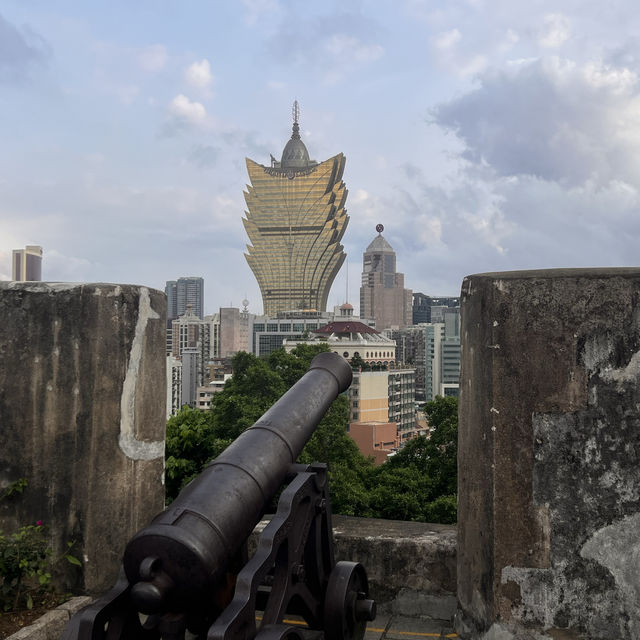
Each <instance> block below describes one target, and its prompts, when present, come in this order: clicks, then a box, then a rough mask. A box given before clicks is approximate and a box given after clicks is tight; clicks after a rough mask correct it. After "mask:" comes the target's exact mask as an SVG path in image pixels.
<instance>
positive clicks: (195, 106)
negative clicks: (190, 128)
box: [169, 93, 207, 125]
mask: <svg viewBox="0 0 640 640" xmlns="http://www.w3.org/2000/svg"><path fill="white" fill-rule="evenodd" d="M169 113H170V114H171V115H172V116H174V117H175V118H177V119H178V120H182V121H185V122H188V123H190V124H195V125H199V124H203V123H204V122H205V121H206V119H207V110H206V109H205V108H204V106H203V105H202V104H200V103H199V102H195V101H191V100H189V98H187V96H185V95H183V94H181V93H180V94H178V95H177V96H176V97H175V98H174V99H173V100H172V101H171V102H170V104H169Z"/></svg>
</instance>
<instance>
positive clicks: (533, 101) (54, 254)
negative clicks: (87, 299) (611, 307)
mask: <svg viewBox="0 0 640 640" xmlns="http://www.w3.org/2000/svg"><path fill="white" fill-rule="evenodd" d="M639 74H640V12H639V11H638V10H637V6H636V3H634V2H632V0H611V1H609V2H607V3H603V2H600V1H598V2H595V1H592V0H580V1H578V0H559V1H558V0H555V1H553V2H550V1H547V0H532V1H531V2H528V3H524V2H513V1H511V0H510V1H507V0H443V1H437V0H393V1H387V2H384V1H382V0H378V1H366V0H362V1H349V0H340V1H337V2H333V1H332V0H327V1H325V2H322V3H312V2H303V1H301V0H296V1H294V0H242V1H241V0H237V1H234V2H228V1H226V2H222V1H218V0H189V1H188V2H185V1H180V2H178V1H173V0H135V2H131V0H126V1H124V0H109V1H108V2H107V1H104V0H94V1H92V2H80V1H79V0H3V1H2V3H0V279H5V280H6V279H9V278H10V277H11V264H10V263H11V250H12V249H17V248H21V247H24V246H25V245H27V244H39V245H41V246H42V247H43V248H44V261H43V279H44V280H51V281H73V282H116V283H134V284H141V285H147V286H151V287H155V288H159V289H164V284H165V281H166V280H173V279H176V278H178V277H181V276H202V277H203V278H204V279H205V310H206V312H207V313H213V312H215V311H217V309H218V308H219V307H221V306H236V307H239V306H241V304H242V300H243V299H244V298H246V299H247V300H248V301H249V311H251V312H253V313H261V311H262V301H261V297H260V290H259V288H258V285H257V282H256V280H255V278H254V276H253V274H252V272H251V270H250V269H249V267H248V265H247V263H246V260H245V258H244V253H245V251H246V244H247V242H248V238H247V236H246V233H245V231H244V227H243V224H242V218H243V216H244V212H245V209H246V207H245V202H244V196H243V191H244V189H246V183H247V182H248V176H247V172H246V166H245V158H246V157H249V158H251V159H253V160H255V161H256V162H258V163H260V164H265V165H268V164H269V154H271V153H272V154H273V155H274V156H276V158H279V157H280V155H281V153H282V149H283V147H284V145H285V143H286V142H287V140H288V139H289V137H290V135H291V122H292V121H291V106H292V103H293V101H294V100H298V102H299V104H300V112H301V115H300V128H301V134H302V139H303V141H304V142H305V144H306V146H307V149H308V150H309V153H310V156H311V158H312V159H314V160H317V161H319V162H320V161H323V160H326V159H328V158H330V157H332V156H334V155H335V154H337V153H339V152H342V153H344V154H345V155H346V159H347V160H346V167H345V172H344V181H345V183H346V186H347V189H348V190H349V195H348V197H347V203H346V207H347V212H348V215H349V217H350V221H349V225H348V227H347V230H346V233H345V235H344V237H343V240H342V243H343V245H344V247H345V251H346V253H347V261H346V262H345V265H344V266H343V268H342V270H341V272H340V273H339V274H338V276H337V278H336V280H335V282H334V286H333V289H332V291H331V294H330V296H329V306H330V307H332V306H333V305H335V304H341V303H342V302H344V301H345V300H346V299H348V301H349V302H351V303H352V304H354V306H355V307H356V309H357V308H358V298H359V293H358V292H359V284H360V273H361V269H362V253H363V251H364V250H365V249H366V247H367V245H368V244H369V243H370V242H371V240H372V239H373V238H374V237H375V236H376V235H377V234H376V231H375V227H376V224H378V223H381V224H383V225H384V227H385V230H384V233H383V235H384V236H385V238H386V239H387V241H388V242H389V243H390V244H391V246H392V247H393V248H394V249H395V251H396V254H397V267H398V271H400V272H402V273H404V274H405V286H406V287H407V288H410V289H412V290H413V291H414V292H417V291H421V292H423V293H425V294H428V295H433V296H443V295H458V294H459V291H460V285H461V282H462V279H463V278H464V276H466V275H468V274H472V273H480V272H486V271H504V270H513V269H537V268H554V267H596V266H637V265H638V263H639V262H640V258H639V255H638V254H639V251H638V244H639V241H640V206H639V205H640V193H639V192H640V82H639Z"/></svg>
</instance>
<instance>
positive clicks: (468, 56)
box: [430, 29, 488, 77]
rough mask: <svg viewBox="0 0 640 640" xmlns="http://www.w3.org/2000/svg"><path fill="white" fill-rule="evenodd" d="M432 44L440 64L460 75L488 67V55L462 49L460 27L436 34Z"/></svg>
mask: <svg viewBox="0 0 640 640" xmlns="http://www.w3.org/2000/svg"><path fill="white" fill-rule="evenodd" d="M430 44H431V48H432V50H433V52H434V54H435V56H436V58H437V59H438V60H439V62H440V64H441V65H442V66H443V67H445V68H447V69H449V70H451V71H453V72H454V73H456V74H457V75H459V76H463V77H464V76H470V75H474V74H476V73H479V72H480V71H482V70H484V69H485V68H486V67H487V64H488V59H487V56H486V55H484V54H480V53H473V52H469V53H467V52H465V51H464V50H463V49H462V47H461V44H462V34H461V33H460V31H459V30H458V29H450V30H449V31H442V32H440V33H438V34H436V35H435V36H433V37H432V38H431V40H430Z"/></svg>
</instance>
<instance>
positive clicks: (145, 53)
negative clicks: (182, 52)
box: [138, 44, 169, 73]
mask: <svg viewBox="0 0 640 640" xmlns="http://www.w3.org/2000/svg"><path fill="white" fill-rule="evenodd" d="M168 60H169V54H168V53H167V49H166V47H164V46H163V45H161V44H152V45H149V46H148V47H144V48H143V49H141V50H140V51H139V52H138V65H139V66H140V68H141V69H142V70H143V71H148V72H149V73H157V72H158V71H162V69H164V68H165V66H166V64H167V62H168Z"/></svg>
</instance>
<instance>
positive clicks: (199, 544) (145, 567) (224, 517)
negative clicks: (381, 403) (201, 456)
mask: <svg viewBox="0 0 640 640" xmlns="http://www.w3.org/2000/svg"><path fill="white" fill-rule="evenodd" d="M351 378H352V371H351V366H350V365H349V364H348V363H347V361H346V360H344V359H343V358H342V357H341V356H339V355H338V354H335V353H321V354H319V355H317V356H316V357H315V358H314V359H313V361H312V363H311V366H310V368H309V371H307V373H306V374H305V375H304V376H303V377H302V378H301V379H300V380H299V381H298V382H297V383H296V384H295V385H294V386H293V387H291V389H289V391H287V393H285V394H284V395H283V396H282V397H281V398H280V400H278V401H277V402H276V403H275V404H274V405H273V406H272V407H271V408H270V409H269V410H268V411H267V412H266V413H265V414H264V415H263V416H262V417H261V418H260V419H259V420H258V421H257V422H256V423H255V424H254V425H253V426H251V427H250V428H249V429H247V430H246V431H244V432H243V433H242V434H241V435H240V436H239V437H238V438H236V440H235V441H234V442H233V443H232V444H231V445H230V446H229V447H228V448H227V449H226V450H225V451H224V452H223V453H222V454H221V455H220V456H218V457H217V458H216V459H215V460H214V461H213V462H211V463H209V465H207V467H206V468H205V469H204V471H203V472H202V473H201V474H200V475H199V476H198V477H197V478H195V479H194V480H193V481H192V482H191V483H190V484H189V485H187V486H186V487H185V488H184V489H183V490H182V492H181V493H180V495H179V496H178V497H177V498H176V500H175V501H174V502H172V503H171V505H170V506H169V507H168V508H167V509H166V510H165V511H163V512H162V513H161V514H159V515H158V516H156V518H155V519H154V520H153V522H152V523H151V525H150V526H148V527H146V528H145V529H142V530H141V531H139V532H138V533H137V534H136V535H135V536H134V537H133V538H132V539H131V540H130V542H129V544H128V545H127V548H126V550H125V553H124V569H125V572H126V575H127V579H128V580H129V583H130V584H131V585H133V587H132V592H131V593H132V598H133V600H134V603H135V604H136V606H137V607H138V609H139V610H140V611H142V612H144V613H156V612H160V611H167V610H168V611H177V610H182V609H184V608H185V607H187V608H188V607H189V606H190V604H195V601H197V600H199V599H200V598H201V597H202V595H203V593H206V591H207V589H208V587H210V586H212V585H214V584H215V583H216V582H217V581H218V580H219V579H220V578H221V576H222V575H223V574H224V573H225V570H226V568H227V567H228V566H229V563H230V561H231V560H232V559H233V557H234V556H235V555H236V554H237V552H238V550H239V549H240V547H241V545H242V544H243V542H244V541H245V540H246V538H247V537H248V536H249V534H250V533H251V531H252V530H253V528H254V527H255V525H256V524H257V523H258V521H259V520H260V518H261V516H262V514H263V512H264V508H265V505H266V504H268V502H269V501H270V499H271V498H272V497H273V495H274V494H275V493H276V492H277V491H278V489H279V488H280V487H281V486H282V483H283V482H284V480H285V477H286V474H287V472H288V469H289V465H290V464H291V463H293V462H295V460H296V458H297V457H298V455H299V454H300V452H301V451H302V449H303V447H304V445H305V444H306V443H307V441H308V440H309V438H310V437H311V435H312V434H313V432H314V430H315V429H316V427H317V425H318V423H319V422H320V420H321V419H322V417H323V416H324V414H325V413H326V411H327V409H328V408H329V406H330V405H331V403H332V402H333V400H334V399H335V398H336V397H337V396H338V394H340V393H342V392H343V391H345V390H346V389H347V388H348V387H349V385H350V384H351Z"/></svg>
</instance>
